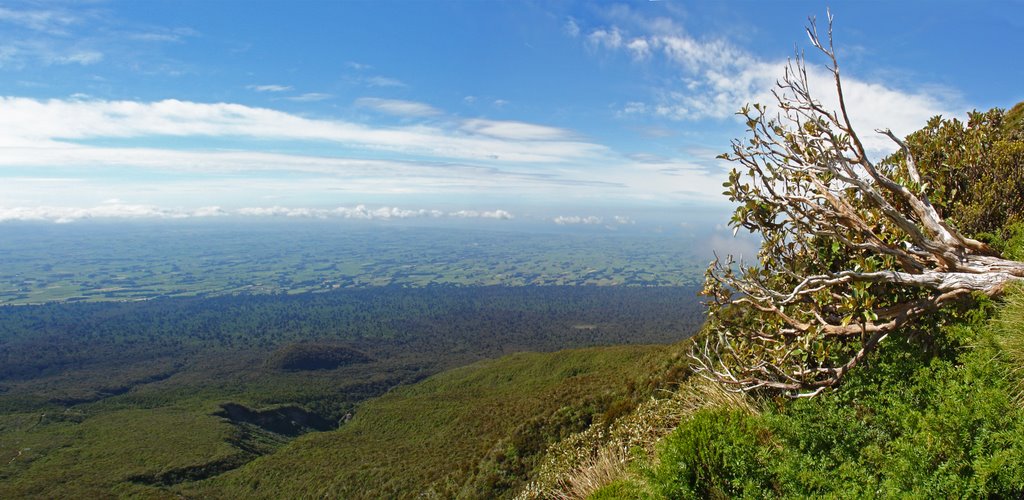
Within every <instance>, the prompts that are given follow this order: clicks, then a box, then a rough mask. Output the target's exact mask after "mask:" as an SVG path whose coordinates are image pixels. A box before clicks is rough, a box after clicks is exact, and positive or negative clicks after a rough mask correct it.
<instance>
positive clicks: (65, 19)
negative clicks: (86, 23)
mask: <svg viewBox="0 0 1024 500" xmlns="http://www.w3.org/2000/svg"><path fill="white" fill-rule="evenodd" d="M0 21H3V22H7V23H12V24H16V25H19V26H22V27H24V28H28V29H30V30H34V31H40V32H44V33H47V34H51V35H65V34H67V31H66V29H67V28H68V27H69V26H71V25H73V24H78V23H79V22H81V19H80V18H79V17H78V16H76V15H74V14H72V13H70V12H67V11H64V10H60V9H45V10H44V9H39V10H36V9H33V10H16V9H9V8H5V7H0Z"/></svg>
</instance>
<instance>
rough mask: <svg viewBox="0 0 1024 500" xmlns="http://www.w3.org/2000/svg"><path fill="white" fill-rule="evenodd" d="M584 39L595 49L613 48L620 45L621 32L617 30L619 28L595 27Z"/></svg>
mask: <svg viewBox="0 0 1024 500" xmlns="http://www.w3.org/2000/svg"><path fill="white" fill-rule="evenodd" d="M586 39H587V45H589V46H590V47H592V48H595V49H600V48H604V49H611V50H615V49H618V48H620V47H622V32H620V31H619V28H611V29H610V30H605V29H596V30H594V31H591V32H590V34H589V35H587V38H586Z"/></svg>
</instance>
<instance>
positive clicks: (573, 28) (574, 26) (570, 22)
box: [562, 17, 580, 38]
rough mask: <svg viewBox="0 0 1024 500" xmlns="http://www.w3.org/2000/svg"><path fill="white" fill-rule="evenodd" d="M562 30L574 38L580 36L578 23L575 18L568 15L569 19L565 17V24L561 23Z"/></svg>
mask: <svg viewBox="0 0 1024 500" xmlns="http://www.w3.org/2000/svg"><path fill="white" fill-rule="evenodd" d="M562 31H564V32H565V34H566V35H569V36H570V37H572V38H576V37H578V36H580V25H579V23H577V22H576V20H575V19H573V18H571V17H570V18H569V19H566V20H565V24H564V25H562Z"/></svg>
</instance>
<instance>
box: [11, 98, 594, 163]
mask: <svg viewBox="0 0 1024 500" xmlns="http://www.w3.org/2000/svg"><path fill="white" fill-rule="evenodd" d="M0 106H2V108H3V109H4V113H2V114H0V146H9V147H13V146H21V147H26V148H30V149H27V150H24V151H22V153H23V154H15V152H14V151H13V150H11V149H8V150H7V151H6V152H5V155H3V156H0V165H5V164H8V165H9V164H18V163H21V162H28V163H30V164H39V161H37V160H34V159H33V158H42V157H47V156H49V157H50V160H43V161H51V160H52V159H53V158H54V157H55V156H56V157H63V156H66V153H68V152H72V151H75V152H77V153H82V154H84V155H85V156H84V157H89V156H90V155H91V154H96V155H102V153H103V151H104V149H93V150H86V147H85V146H83V145H81V144H73V143H70V142H67V141H68V140H71V141H87V140H90V139H100V138H145V137H153V136H178V137H188V136H194V137H253V138H268V139H276V140H317V141H329V142H334V143H339V144H346V145H350V146H360V147H362V148H366V149H369V150H389V151H394V152H402V153H406V154H418V155H428V156H434V157H438V158H446V159H452V158H461V159H478V160H499V161H504V162H528V163H536V162H542V163H564V162H566V161H570V160H581V159H585V158H596V157H598V156H600V155H602V154H604V153H606V152H607V149H606V148H605V147H603V146H601V145H598V144H594V143H588V142H582V141H569V140H543V141H540V140H531V138H530V137H525V136H518V137H516V136H515V134H511V133H506V134H504V135H502V134H501V133H497V132H493V131H501V130H504V129H509V130H515V129H523V127H522V126H521V125H519V124H518V123H515V122H512V124H511V125H508V126H503V125H501V122H494V123H492V124H491V126H490V129H491V130H492V133H493V134H494V135H488V134H487V133H485V132H486V131H482V132H480V133H475V134H466V133H465V131H464V130H460V129H454V130H453V129H447V128H444V127H441V126H433V127H431V126H425V125H410V126H406V127H392V128H375V127H370V126H366V125H362V124H357V123H353V122H346V121H337V120H316V119H310V118H304V117H300V116H297V115H293V114H289V113H284V112H281V111H276V110H271V109H267V108H256V107H249V106H243V105H239V104H227V103H215V104H205V103H196V102H188V101H178V100H164V101H157V102H136V101H102V100H59V99H51V100H36V99H30V98H21V97H0ZM538 127H539V128H537V129H532V130H537V131H539V130H547V129H544V128H543V127H541V126H538ZM551 130H555V129H551ZM535 138H536V137H535ZM545 139H550V137H545ZM41 150H42V151H41ZM111 151H112V150H111ZM40 153H43V154H42V155H41V156H40ZM73 154H75V153H72V156H73ZM123 154H130V153H127V152H126V151H119V152H118V153H117V155H118V158H120V157H121V155H123ZM140 156H141V155H140ZM138 160H139V161H140V163H141V164H147V163H150V160H149V159H147V158H139V159H138ZM71 163H72V164H74V163H75V161H74V160H72V161H71Z"/></svg>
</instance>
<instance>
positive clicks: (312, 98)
mask: <svg viewBox="0 0 1024 500" xmlns="http://www.w3.org/2000/svg"><path fill="white" fill-rule="evenodd" d="M332 97H334V96H332V95H331V94H325V93H322V92H306V93H305V94H299V95H293V96H288V97H285V99H287V100H289V101H295V102H316V101H324V100H327V99H330V98H332Z"/></svg>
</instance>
